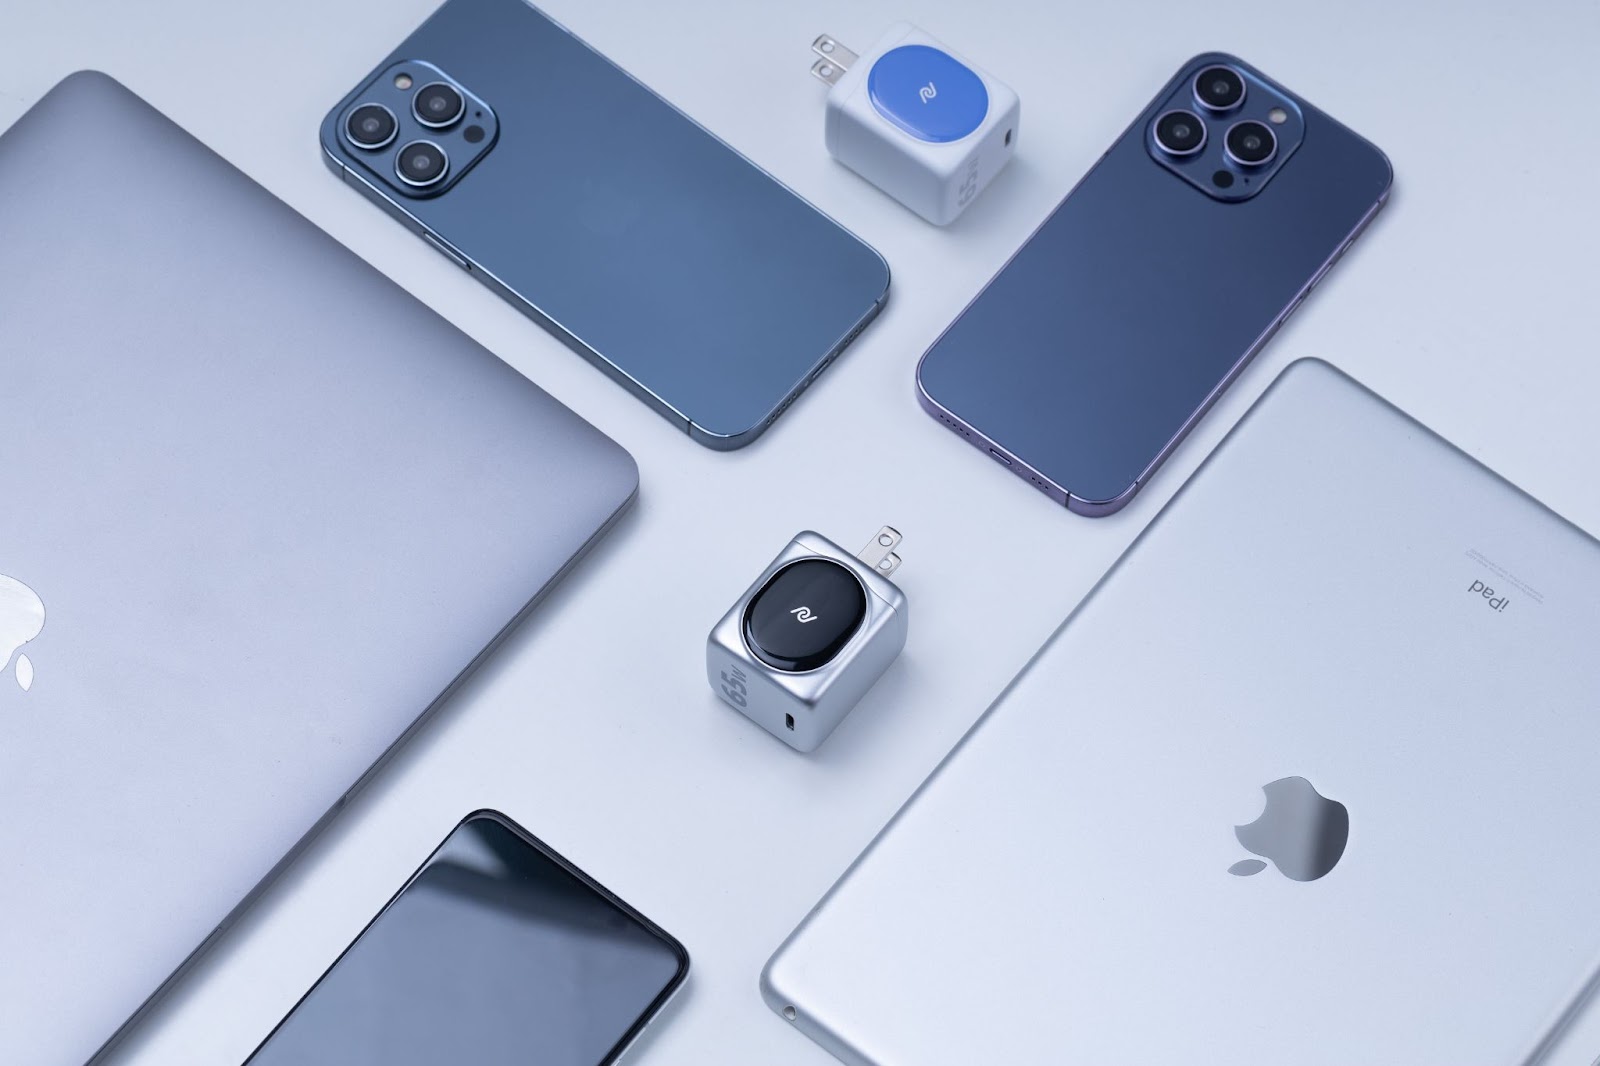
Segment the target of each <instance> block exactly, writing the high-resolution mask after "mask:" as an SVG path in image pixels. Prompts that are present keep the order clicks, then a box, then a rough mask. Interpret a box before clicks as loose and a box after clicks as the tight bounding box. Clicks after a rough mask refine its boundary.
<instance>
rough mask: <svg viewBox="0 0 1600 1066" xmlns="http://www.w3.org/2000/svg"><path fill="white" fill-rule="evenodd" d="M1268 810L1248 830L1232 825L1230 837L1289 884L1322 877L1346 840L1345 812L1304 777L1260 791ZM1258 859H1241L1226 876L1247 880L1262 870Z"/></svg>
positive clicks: (1347, 822) (1347, 820) (1341, 853)
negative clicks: (1258, 856)
mask: <svg viewBox="0 0 1600 1066" xmlns="http://www.w3.org/2000/svg"><path fill="white" fill-rule="evenodd" d="M1261 791H1262V792H1264V793H1266V796H1267V806H1266V808H1265V809H1264V810H1263V811H1262V812H1261V817H1259V818H1257V819H1256V820H1255V821H1253V822H1251V823H1250V824H1249V825H1236V826H1234V827H1233V835H1234V836H1236V837H1238V838H1239V843H1241V844H1243V845H1244V846H1245V847H1246V848H1247V849H1248V850H1249V851H1251V852H1253V853H1255V854H1257V855H1260V856H1261V859H1270V860H1271V861H1272V862H1273V864H1274V865H1276V866H1277V867H1278V870H1279V872H1280V873H1282V874H1283V875H1284V876H1285V877H1287V878H1289V879H1290V880H1292V881H1315V880H1316V879H1317V878H1319V877H1326V876H1327V875H1328V874H1329V873H1330V872H1331V871H1332V870H1333V868H1334V867H1335V866H1337V865H1338V864H1339V860H1340V858H1342V857H1343V856H1344V846H1345V843H1346V841H1348V840H1349V839H1350V812H1349V811H1348V810H1346V809H1345V805H1344V804H1342V803H1340V802H1338V801H1337V800H1331V799H1328V798H1327V797H1326V796H1323V795H1322V794H1320V793H1319V792H1318V791H1317V790H1316V789H1315V788H1313V787H1312V785H1311V782H1310V781H1307V780H1306V779H1305V778H1303V777H1281V778H1279V779H1278V780H1276V781H1274V782H1272V783H1271V784H1269V785H1264V786H1263V787H1262V789H1261ZM1261 859H1241V860H1240V861H1238V862H1236V863H1234V864H1233V865H1232V866H1230V867H1228V872H1229V873H1230V874H1235V875H1237V876H1239V877H1250V876H1251V875H1253V874H1258V873H1260V872H1261V871H1262V870H1265V869H1266V868H1267V864H1266V863H1265V862H1263V861H1261Z"/></svg>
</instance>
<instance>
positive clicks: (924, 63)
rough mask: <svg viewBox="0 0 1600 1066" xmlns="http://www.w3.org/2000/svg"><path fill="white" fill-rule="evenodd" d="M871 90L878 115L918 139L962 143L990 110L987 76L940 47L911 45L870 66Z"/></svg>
mask: <svg viewBox="0 0 1600 1066" xmlns="http://www.w3.org/2000/svg"><path fill="white" fill-rule="evenodd" d="M867 94H868V95H869V96H870V97H871V98H872V106H873V107H875V108H877V109H878V114H880V115H882V116H883V117H884V118H886V119H888V120H889V121H890V122H892V123H894V124H895V125H896V126H898V127H900V128H901V129H902V130H904V131H905V132H906V133H909V134H910V135H911V136H913V137H915V138H916V139H917V140H919V141H932V142H933V143H935V144H947V143H949V142H950V141H959V140H960V139H961V138H963V137H965V136H966V135H967V134H969V133H971V132H972V131H973V130H975V129H977V128H978V127H979V126H981V125H983V119H984V116H985V115H987V114H988V113H989V90H988V89H985V88H984V87H983V79H982V78H980V77H978V76H977V75H976V74H974V73H973V72H972V71H971V70H969V69H967V67H966V66H964V65H962V64H961V63H958V62H956V61H955V60H954V59H952V58H950V56H948V55H946V54H945V53H944V52H941V51H939V49H937V48H929V47H928V46H927V45H925V44H907V45H901V46H900V47H899V48H894V49H891V50H890V51H887V52H885V53H884V54H883V55H882V56H880V57H879V59H878V61H877V62H876V63H874V64H872V71H871V73H869V74H868V75H867Z"/></svg>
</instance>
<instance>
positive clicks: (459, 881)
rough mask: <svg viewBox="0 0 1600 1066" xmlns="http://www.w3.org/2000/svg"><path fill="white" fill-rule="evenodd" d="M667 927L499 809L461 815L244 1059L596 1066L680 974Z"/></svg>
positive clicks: (359, 1064) (329, 1064)
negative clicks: (496, 812)
mask: <svg viewBox="0 0 1600 1066" xmlns="http://www.w3.org/2000/svg"><path fill="white" fill-rule="evenodd" d="M688 968H689V957H688V955H687V954H686V953H685V952H684V950H683V948H682V946H681V945H680V944H678V942H677V941H675V940H674V939H672V938H671V937H670V936H668V935H667V934H666V933H665V932H663V931H662V930H660V929H658V928H657V927H656V926H655V925H653V924H651V922H650V921H649V920H648V919H646V918H645V917H644V916H643V915H640V914H639V913H637V912H636V911H634V910H633V909H632V908H631V907H629V906H628V905H627V904H625V903H623V902H622V901H621V900H619V899H617V898H616V897H614V896H612V895H611V894H610V893H609V892H607V891H606V890H605V889H603V888H601V887H600V886H599V885H598V884H596V883H595V882H593V881H592V880H590V879H589V878H588V877H586V876H585V875H584V874H582V873H581V872H580V871H578V870H577V869H575V868H573V867H572V866H571V865H570V864H568V863H566V862H565V861H564V860H562V859H561V858H560V857H559V856H557V855H555V854H554V853H553V852H551V851H549V850H548V849H546V848H545V847H544V846H543V845H542V844H540V843H539V842H538V841H537V840H535V839H534V838H533V837H532V836H530V835H528V834H527V833H526V832H524V831H523V830H522V829H520V828H519V827H518V826H516V825H515V824H514V823H512V822H511V821H509V820H508V819H506V818H505V817H504V816H503V815H499V814H495V813H493V812H480V813H478V814H474V815H471V816H470V817H468V818H467V819H466V820H464V821H463V822H462V823H461V824H460V825H459V826H457V827H456V829H455V831H454V832H453V833H451V834H450V837H449V838H448V839H447V840H446V841H445V842H444V843H443V844H442V845H440V846H439V848H438V850H437V851H435V852H434V853H433V855H432V856H430V857H429V859H428V861H427V862H426V863H424V864H423V866H422V868H421V869H420V870H418V871H417V873H416V874H415V875H413V876H412V878H411V880H410V881H409V882H407V884H406V886H405V887H404V888H402V889H401V890H400V892H399V893H398V894H397V895H396V896H395V897H394V898H393V899H392V900H390V901H389V903H388V905H387V906H385V907H384V909H383V910H382V912H380V913H379V915H378V916H377V917H376V918H375V919H373V921H372V923H371V924H370V925H368V926H367V928H366V930H365V931H363V932H362V934H361V935H360V937H358V938H357V939H356V941H355V943H353V944H352V945H350V947H349V948H348V949H347V950H346V951H345V953H344V954H343V955H342V956H340V958H339V959H338V961H337V962H335V963H334V964H333V966H332V967H331V968H330V969H329V970H328V972H327V973H325V974H323V976H322V978H321V979H320V980H319V981H318V982H317V983H316V985H315V986H313V987H312V989H311V991H310V992H308V993H307V994H306V995H305V998H303V999H302V1000H301V1001H300V1002H299V1004H298V1005H296V1007H295V1009H294V1010H293V1011H292V1012H291V1013H290V1014H289V1016H288V1017H287V1018H285V1019H284V1020H283V1022H281V1023H280V1024H279V1026H278V1028H277V1029H276V1030H274V1031H273V1033H272V1035H271V1036H269V1037H268V1038H267V1040H266V1042H265V1043H263V1044H262V1045H261V1046H260V1047H259V1048H257V1049H256V1052H255V1054H253V1055H252V1056H251V1057H250V1059H249V1060H248V1063H247V1066H322V1064H326V1066H380V1064H381V1066H424V1064H427V1066H440V1064H446V1063H471V1064H473V1066H531V1064H538V1066H599V1064H602V1063H608V1062H610V1061H612V1059H613V1058H614V1057H615V1056H616V1055H617V1054H619V1053H620V1052H621V1051H622V1049H623V1048H624V1047H626V1045H627V1043H628V1041H629V1040H630V1039H631V1038H632V1037H633V1035H634V1034H635V1033H636V1032H637V1031H638V1030H639V1029H640V1028H641V1027H642V1026H643V1025H644V1024H645V1022H646V1021H648V1020H649V1018H650V1016H651V1015H652V1014H654V1013H655V1011H656V1010H657V1009H659V1007H660V1006H661V1005H662V1004H663V1003H664V1002H665V1001H666V999H667V998H668V996H669V995H670V994H671V992H672V991H673V990H674V989H675V988H676V987H677V985H678V984H679V983H680V982H681V981H682V980H683V978H684V976H685V974H687V972H688Z"/></svg>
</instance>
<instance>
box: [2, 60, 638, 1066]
mask: <svg viewBox="0 0 1600 1066" xmlns="http://www.w3.org/2000/svg"><path fill="white" fill-rule="evenodd" d="M0 234H3V236H0V574H3V575H4V577H0V809H3V810H4V816H3V818H0V856H3V860H0V861H3V869H0V1004H4V1009H0V1062H4V1063H18V1064H20V1063H27V1064H29V1066H79V1064H81V1063H82V1062H83V1061H84V1060H85V1059H87V1058H89V1057H90V1056H91V1055H92V1054H93V1053H94V1052H95V1051H96V1049H97V1048H98V1047H100V1045H101V1044H102V1042H104V1041H105V1040H106V1039H107V1038H108V1037H110V1036H111V1035H112V1034H113V1032H114V1031H115V1030H117V1029H118V1027H119V1025H121V1024H122V1023H123V1021H124V1020H125V1019H127V1018H128V1017H129V1016H130V1014H132V1013H133V1012H135V1011H136V1010H137V1009H138V1008H139V1007H140V1005H141V1004H142V1003H143V1002H144V1001H145V1000H146V997H148V996H150V995H151V993H152V992H153V991H154V990H155V989H156V988H157V986H159V985H161V984H162V982H163V980H164V979H166V978H167V977H168V975H170V974H172V973H173V972H174V970H175V969H177V968H178V967H179V966H180V965H181V964H182V963H183V962H184V961H185V959H186V957H188V956H189V955H190V953H191V952H192V951H194V950H195V948H196V946H197V945H199V944H200V943H201V942H202V941H203V940H205V939H206V938H207V936H208V935H209V934H211V933H212V931H213V930H215V929H217V928H218V927H219V925H221V924H222V923H224V922H225V920H226V919H227V918H228V916H229V914H230V912H231V911H233V910H234V908H235V905H236V904H239V903H240V901H241V900H242V899H244V898H245V897H247V896H248V895H250V893H251V892H252V890H254V889H255V888H256V886H257V885H258V884H260V883H261V881H262V879H263V877H264V876H265V875H267V874H268V873H269V871H271V870H272V869H273V867H274V865H275V864H277V863H279V861H280V860H281V859H283V858H284V857H285V856H287V855H288V854H289V853H291V852H292V851H293V850H294V849H295V848H296V845H297V843H299V842H302V841H303V839H304V838H305V836H306V834H307V832H308V830H310V829H311V828H312V827H313V826H314V825H315V824H316V823H317V822H318V821H319V819H322V818H323V817H324V815H326V814H328V813H331V811H332V810H333V809H335V808H336V807H337V806H338V805H339V804H340V802H341V798H342V797H344V796H346V794H347V790H350V789H351V788H352V786H354V785H355V784H356V783H357V782H358V781H359V780H360V779H362V777H363V775H364V774H366V773H367V772H368V771H369V768H371V767H373V766H374V764H375V763H376V762H377V761H379V760H380V759H381V758H382V757H383V756H384V754H385V753H386V752H388V751H390V750H391V748H392V746H393V745H395V743H396V742H397V740H398V738H400V737H402V736H403V735H404V734H405V733H406V732H407V731H408V730H409V729H411V728H412V727H413V726H414V725H415V724H416V723H417V721H418V719H419V715H421V714H422V713H423V712H424V711H425V710H426V709H427V708H428V707H429V706H430V704H433V703H434V702H435V700H436V699H438V698H440V697H441V696H442V694H444V693H445V692H447V691H448V690H449V689H450V688H451V687H452V686H453V684H454V683H455V682H456V681H457V680H458V679H459V677H460V675H461V674H462V673H463V671H464V670H465V669H466V668H467V667H468V666H469V664H471V663H473V662H474V661H475V660H476V659H477V658H478V657H479V656H480V655H482V654H483V653H484V652H485V650H486V649H487V648H489V647H490V646H491V645H493V644H494V643H495V642H496V641H497V639H498V638H499V637H500V636H501V635H502V634H503V633H504V632H505V631H506V629H507V628H508V626H509V624H510V623H511V622H512V621H513V620H514V619H516V618H518V617H519V616H520V615H521V614H522V613H523V611H524V610H526V609H527V608H528V607H529V606H530V604H531V602H532V601H533V600H535V599H537V598H538V596H539V595H540V593H541V592H542V591H543V590H544V589H546V587H547V586H549V585H550V584H551V583H552V581H554V580H555V579H556V578H557V577H558V576H560V574H561V573H562V572H563V571H564V570H566V569H567V567H568V566H570V565H571V564H572V562H573V561H574V559H575V558H576V557H577V556H579V555H581V554H582V553H583V551H584V549H585V548H586V547H588V546H589V544H590V543H591V542H592V541H593V540H594V539H595V538H596V537H597V536H598V535H599V533H600V532H602V531H604V529H605V528H606V527H607V526H608V525H609V524H610V523H611V522H612V520H613V519H614V518H615V517H616V516H617V514H618V513H619V511H620V510H621V509H622V508H623V507H624V506H625V505H626V504H627V502H628V501H629V500H630V499H631V498H632V496H633V494H634V492H635V489H636V487H637V473H636V468H635V466H634V464H633V461H632V460H631V459H630V458H629V456H628V455H627V453H626V452H624V451H623V450H622V449H621V448H619V447H618V446H617V445H616V444H614V443H612V442H611V441H610V440H608V439H607V438H606V437H605V436H603V435H602V434H601V433H600V432H599V431H597V430H596V429H594V428H593V427H591V426H589V425H587V424H586V423H584V422H583V421H582V420H581V419H579V418H578V417H577V416H576V415H574V414H573V413H572V412H571V411H568V410H567V409H565V408H564V407H562V406H561V405H560V404H559V403H557V402H555V401H554V400H552V399H551V398H550V397H549V396H547V395H545V394H544V393H543V392H541V391H540V390H539V389H538V388H537V387H535V386H534V385H532V384H530V383H529V382H528V381H527V380H525V379H524V378H522V377H521V376H520V375H518V374H517V373H516V372H515V371H514V370H512V369H511V368H510V367H508V366H506V365H505V364H504V363H502V362H500V361H499V360H498V359H496V358H495V357H494V356H493V355H492V354H490V353H489V352H488V351H486V350H484V349H483V348H481V347H479V346H478V345H476V344H474V343H473V342H472V341H471V340H469V339H468V338H467V337H465V336H464V335H463V334H461V333H460V332H458V331H457V330H456V329H455V328H454V327H452V326H451V325H450V324H449V323H447V322H446V321H444V320H443V319H442V318H440V317H438V316H437V315H435V314H433V313H432V312H431V311H429V310H428V309H427V308H425V307H424V306H423V305H422V304H420V303H418V302H417V301H416V300H415V299H413V298H412V297H410V296H409V295H407V294H406V293H405V292H404V291H402V290H401V289H400V288H399V287H397V286H396V285H394V284H393V283H391V282H390V281H388V280H387V279H385V278H384V277H383V276H382V275H381V274H379V273H378V272H377V271H376V270H374V269H372V268H371V267H369V266H368V265H366V264H365V263H363V262H362V261H361V260H360V259H358V258H357V257H356V256H355V255H353V254H351V253H350V252H349V251H347V250H346V249H345V248H343V247H342V246H341V245H339V244H338V243H337V242H335V241H334V240H333V239H332V238H330V237H328V236H326V235H325V234H323V233H322V232H321V231H320V230H318V229H317V228H316V227H314V226H313V225H311V223H309V222H307V221H306V220H305V219H303V218H301V217H300V216H299V215H297V214H296V213H295V212H293V211H292V210H290V209H289V208H288V207H287V206H285V205H284V204H282V203H281V202H279V201H278V200H276V199H274V198H273V197H272V196H271V195H270V194H268V193H267V192H266V191H265V190H263V189H262V188H261V187H260V186H258V185H255V184H254V183H252V182H251V181H249V180H248V179H247V178H245V177H244V176H243V175H241V174H240V173H238V172H237V171H236V170H234V169H233V168H232V167H231V166H229V165H228V164H227V163H226V162H224V161H223V160H222V159H221V158H219V157H217V156H216V155H213V154H212V153H211V152H210V151H208V150H207V149H206V148H204V147H203V146H202V145H200V144H199V143H198V142H197V141H195V140H193V139H191V138H190V137H189V136H187V135H186V134H185V133H183V131H182V130H180V129H178V128H177V127H176V126H174V125H172V124H171V123H170V122H168V121H167V120H166V119H165V118H163V117H161V116H160V115H159V114H157V113H156V112H155V111H154V110H152V109H150V108H149V107H148V106H147V105H145V104H144V103H142V102H141V101H140V100H139V99H138V98H136V97H135V96H133V95H131V94H130V93H129V92H128V91H127V90H125V89H123V88H122V87H121V86H119V85H117V84H116V83H115V82H113V81H111V80H110V79H109V78H107V77H105V76H104V75H100V74H93V73H83V74H76V75H73V76H72V77H70V78H68V79H67V80H66V81H64V82H62V83H61V84H60V85H59V86H57V87H56V88H55V89H54V90H52V91H51V92H50V93H49V94H48V95H47V96H45V97H44V98H43V99H42V100H40V101H39V103H38V104H37V105H36V106H35V107H34V108H33V109H32V110H30V111H29V112H28V113H27V114H25V115H24V116H23V117H22V118H21V119H20V120H19V121H18V122H17V123H16V125H15V126H13V127H12V128H11V129H10V130H8V131H7V132H6V133H5V134H4V135H3V136H0Z"/></svg>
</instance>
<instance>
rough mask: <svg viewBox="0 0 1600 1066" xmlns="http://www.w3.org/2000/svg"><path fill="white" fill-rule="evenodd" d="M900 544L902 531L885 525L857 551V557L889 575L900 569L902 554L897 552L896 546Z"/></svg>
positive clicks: (879, 571)
mask: <svg viewBox="0 0 1600 1066" xmlns="http://www.w3.org/2000/svg"><path fill="white" fill-rule="evenodd" d="M899 545H900V531H899V530H898V529H896V528H894V527H893V526H884V527H883V528H882V529H880V530H878V532H877V533H876V534H875V535H874V536H873V538H872V539H871V540H869V541H867V546H866V547H865V548H862V549H861V550H860V551H859V552H857V553H856V558H857V559H860V560H861V561H862V562H864V563H866V564H867V565H868V566H870V567H872V569H873V570H874V571H876V572H877V573H879V574H882V575H883V576H884V577H888V576H889V575H890V574H892V573H894V572H895V571H896V570H898V569H900V556H898V555H896V554H895V551H894V550H895V548H897V547H899Z"/></svg>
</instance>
